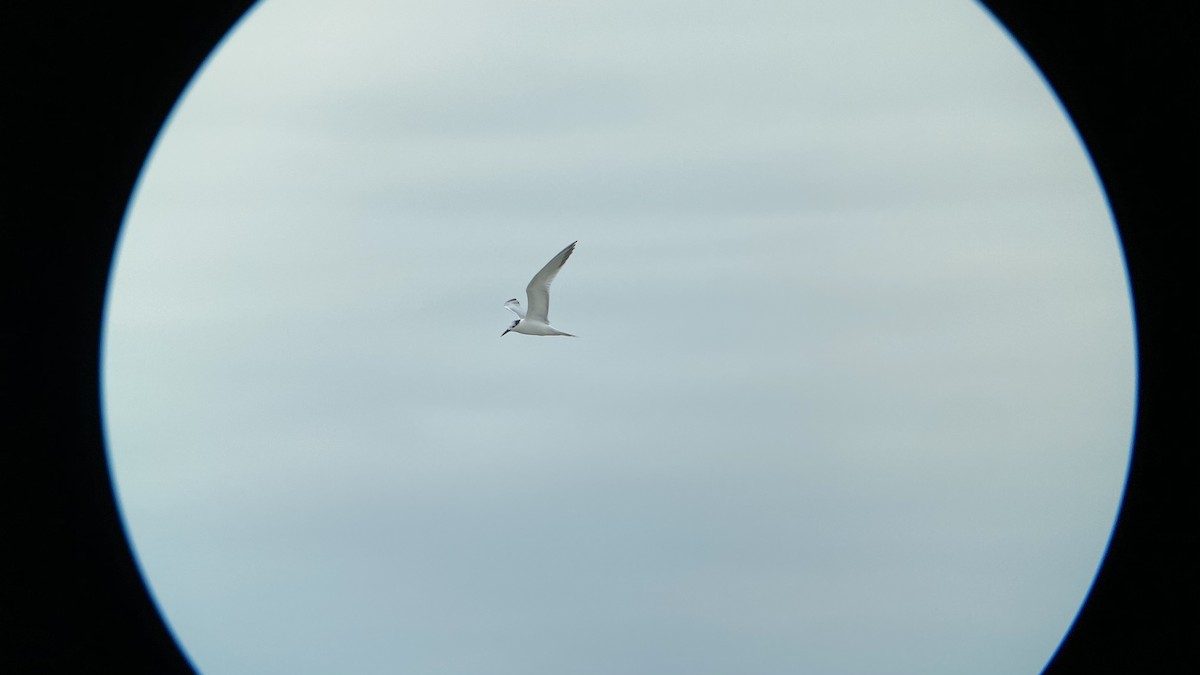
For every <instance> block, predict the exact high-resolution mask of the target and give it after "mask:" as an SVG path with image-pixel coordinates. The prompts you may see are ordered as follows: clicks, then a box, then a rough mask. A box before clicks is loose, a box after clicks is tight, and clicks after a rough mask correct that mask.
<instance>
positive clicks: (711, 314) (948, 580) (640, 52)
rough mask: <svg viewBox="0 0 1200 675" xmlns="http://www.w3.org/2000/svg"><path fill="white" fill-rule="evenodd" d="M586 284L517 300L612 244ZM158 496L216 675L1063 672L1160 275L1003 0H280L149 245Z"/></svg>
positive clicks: (171, 150) (196, 110)
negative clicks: (1126, 246) (1137, 325)
mask: <svg viewBox="0 0 1200 675" xmlns="http://www.w3.org/2000/svg"><path fill="white" fill-rule="evenodd" d="M574 240H579V245H578V249H577V251H576V252H575V255H574V256H573V257H572V258H571V259H570V261H569V262H568V263H567V265H566V266H565V267H564V268H563V270H562V272H561V273H560V275H559V277H558V280H557V281H556V282H555V285H554V288H553V293H552V300H553V302H552V304H551V312H550V318H551V320H552V322H553V323H554V325H555V326H557V327H558V328H560V329H561V330H565V331H568V332H571V333H575V334H577V335H579V336H580V337H579V338H577V339H570V338H542V337H528V336H523V335H516V334H509V335H507V336H505V337H503V338H501V337H500V333H501V332H502V331H503V330H504V328H506V327H507V325H508V323H509V322H510V320H511V318H512V317H511V315H510V314H509V313H508V312H507V311H506V310H505V309H504V308H503V306H502V305H503V303H504V301H505V300H507V299H508V298H511V297H519V298H521V300H522V302H524V300H525V296H524V288H525V284H526V283H527V282H528V281H529V278H530V277H531V276H532V275H533V274H534V273H535V272H536V271H537V270H538V269H539V268H540V267H541V266H542V265H543V264H544V263H545V262H546V261H547V260H549V259H550V258H551V257H552V256H553V255H554V254H555V253H557V252H558V251H559V250H560V249H562V248H563V247H564V246H565V245H567V244H568V243H570V242H572V241H574ZM104 359H105V361H104V363H105V368H104V373H103V376H104V398H105V406H106V413H107V424H108V433H109V440H110V452H111V460H112V465H113V469H114V475H115V481H116V486H117V489H118V494H119V497H120V499H121V506H122V509H123V512H124V516H125V519H126V525H127V527H128V530H129V532H130V534H131V537H132V539H133V543H134V545H135V548H136V552H137V554H138V556H139V560H140V563H141V565H142V566H143V570H144V572H145V574H146V575H147V578H148V580H149V582H150V584H151V587H152V591H153V593H154V594H155V597H156V598H157V600H158V602H159V603H160V606H161V608H162V610H163V611H164V612H165V615H166V617H167V619H168V621H169V623H170V625H171V627H172V629H173V630H174V631H175V632H176V634H177V636H178V637H179V638H180V640H181V641H182V644H183V646H184V648H185V650H186V651H187V653H188V654H189V655H190V657H191V658H192V659H193V662H194V663H195V665H196V666H197V667H199V668H200V669H201V670H202V671H203V672H204V673H206V674H208V675H261V674H262V673H289V674H294V675H303V674H314V675H316V674H322V675H328V674H329V673H356V674H362V675H371V674H375V673H380V674H382V673H389V674H392V673H417V674H438V675H445V674H454V675H539V674H546V675H592V674H595V675H618V674H620V675H624V674H640V673H645V674H653V675H674V674H678V675H704V674H711V675H729V674H730V673H737V674H739V675H752V674H764V675H765V674H780V673H814V674H819V675H839V674H845V675H849V674H869V673H879V674H890V675H896V674H912V675H938V674H947V675H950V674H953V675H961V674H962V673H972V674H974V675H988V674H992V673H995V674H1000V673H1036V672H1037V671H1038V670H1039V669H1040V668H1041V667H1042V666H1043V665H1044V664H1045V662H1046V660H1047V659H1048V658H1049V657H1050V655H1051V654H1052V652H1053V650H1054V648H1055V646H1056V645H1057V644H1058V642H1059V640H1060V639H1061V638H1062V636H1063V634H1064V633H1065V631H1066V630H1067V628H1068V627H1069V625H1070V622H1071V620H1072V618H1073V617H1074V615H1075V613H1076V611H1077V610H1078V608H1079V605H1080V603H1081V602H1082V600H1083V598H1084V595H1085V593H1086V591H1087V589H1088V586H1089V584H1090V583H1091V580H1092V577H1093V575H1094V573H1095V570H1096V567H1097V565H1098V563H1099V561H1100V559H1101V556H1102V554H1103V551H1104V547H1105V545H1106V543H1107V539H1108V535H1109V533H1110V530H1111V527H1112V524H1113V518H1114V516H1115V513H1116V510H1117V507H1118V504H1119V499H1120V494H1121V489H1122V486H1123V481H1124V473H1125V469H1126V463H1127V461H1128V454H1129V441H1130V436H1131V425H1132V419H1133V414H1134V384H1135V376H1136V375H1135V370H1134V345H1133V338H1132V324H1131V316H1130V307H1129V300H1128V294H1127V290H1126V281H1125V276H1124V268H1123V263H1122V259H1121V254H1120V250H1119V246H1118V242H1117V239H1116V236H1115V233H1114V230H1113V227H1112V223H1111V219H1110V216H1109V213H1108V211H1107V208H1106V205H1105V203H1104V200H1103V197H1102V194H1101V192H1100V189H1099V186H1098V184H1097V182H1096V179H1095V176H1094V174H1093V173H1092V170H1091V167H1090V164H1089V162H1088V160H1087V158H1086V156H1085V154H1084V152H1083V150H1082V148H1081V146H1080V144H1079V142H1078V140H1077V138H1076V136H1075V134H1074V132H1073V130H1072V128H1071V126H1070V125H1069V123H1068V121H1067V119H1066V118H1065V117H1064V115H1063V112H1062V110H1061V109H1060V108H1059V107H1058V105H1057V102H1056V101H1055V99H1054V97H1053V96H1052V94H1051V93H1050V91H1049V90H1048V89H1047V88H1046V86H1045V85H1044V83H1043V82H1042V80H1041V79H1040V77H1039V76H1038V75H1037V73H1036V71H1035V70H1034V68H1033V67H1032V66H1031V64H1030V63H1029V62H1028V61H1027V60H1026V59H1025V57H1024V55H1023V54H1022V53H1021V52H1020V50H1019V49H1018V48H1017V46H1016V45H1015V44H1014V43H1013V42H1012V41H1011V40H1010V39H1009V38H1008V36H1007V34H1006V33H1004V32H1003V30H1002V29H1001V28H1000V27H999V25H998V24H996V23H995V22H994V21H993V20H992V19H991V17H990V15H988V14H987V13H986V12H985V11H984V10H983V9H982V8H981V7H980V6H978V5H976V4H974V3H972V2H967V1H964V0H905V1H904V2H895V1H892V0H888V1H886V2H883V1H879V2H873V1H867V0H856V1H853V2H842V1H835V0H828V1H821V2H818V1H815V0H814V1H795V0H788V1H784V0H779V1H774V2H772V1H755V0H737V1H736V2H732V1H729V2H726V1H720V2H718V1H712V0H702V1H700V2H697V1H696V0H688V1H686V2H684V1H682V0H679V1H674V0H604V1H600V0H594V1H586V2H585V1H579V2H564V1H563V0H556V1H553V2H551V1H533V0H530V1H500V0H437V1H436V2H433V1H430V2H395V1H383V0H380V1H377V2H372V1H370V0H353V1H347V2H337V3H331V2H318V1H316V0H303V1H302V0H266V2H264V3H261V4H260V5H259V6H258V7H257V8H256V9H255V10H254V11H252V12H251V13H250V14H249V15H248V17H247V18H246V19H245V20H244V21H243V23H242V24H240V25H239V27H238V28H237V29H236V30H235V31H233V33H231V35H230V36H229V37H228V38H227V40H226V41H225V42H224V43H223V45H222V46H221V48H220V49H219V50H218V51H217V52H216V53H215V55H214V56H213V57H212V59H211V60H210V61H209V63H208V64H207V65H206V66H205V68H204V69H203V70H202V71H201V73H200V75H199V77H198V78H197V79H196V80H195V81H194V83H193V85H192V86H191V88H190V89H189V90H188V92H187V94H186V96H185V97H184V98H183V99H182V101H181V103H180V105H179V106H178V107H177V109H176V111H175V113H174V114H173V116H172V118H171V120H170V123H169V125H168V126H167V127H166V129H165V131H164V133H163V135H162V136H161V137H160V139H159V142H158V144H157V146H156V148H155V150H154V153H153V155H152V157H151V160H150V162H149V163H148V164H147V167H146V169H145V173H144V176H143V179H142V182H141V183H140V185H139V188H138V191H137V193H136V195H135V199H134V201H133V203H132V205H131V210H130V213H129V218H128V222H127V224H126V228H125V230H124V232H123V236H122V240H121V242H120V249H119V255H118V258H117V266H116V268H115V276H114V278H113V283H112V288H111V295H110V302H109V308H108V317H107V330H106V339H105V354H104Z"/></svg>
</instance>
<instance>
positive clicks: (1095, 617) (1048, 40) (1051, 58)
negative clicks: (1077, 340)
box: [984, 0, 1200, 675]
mask: <svg viewBox="0 0 1200 675" xmlns="http://www.w3.org/2000/svg"><path fill="white" fill-rule="evenodd" d="M984 4H985V5H987V6H988V8H989V9H990V10H991V11H992V13H993V15H994V16H996V18H998V19H999V20H1000V21H1001V23H1003V24H1004V25H1005V26H1006V27H1007V28H1008V30H1009V32H1010V33H1011V35H1012V36H1013V37H1014V38H1015V39H1016V40H1017V41H1018V42H1019V43H1020V44H1021V46H1022V47H1023V48H1024V49H1025V50H1026V53H1027V54H1028V55H1029V56H1030V58H1031V59H1032V60H1033V61H1034V62H1035V63H1036V64H1037V66H1038V67H1039V68H1040V69H1041V71H1042V74H1043V75H1044V76H1045V78H1046V80H1047V81H1048V82H1049V83H1050V85H1051V86H1052V87H1053V88H1054V91H1055V93H1056V94H1057V96H1058V98H1059V100H1060V102H1061V103H1062V105H1063V107H1064V108H1066V110H1067V112H1068V113H1069V114H1070V116H1071V118H1072V121H1073V123H1074V125H1075V127H1076V129H1077V131H1078V132H1079V134H1080V136H1081V137H1082V139H1083V142H1084V144H1085V145H1086V147H1087V150H1088V153H1089V155H1090V157H1091V159H1092V162H1093V165H1094V167H1095V169H1096V172H1097V174H1098V175H1099V177H1100V180H1101V183H1102V184H1103V186H1104V190H1105V194H1106V196H1107V198H1108V203H1109V208H1110V210H1111V212H1112V214H1113V219H1114V221H1115V223H1116V226H1117V230H1118V232H1119V234H1120V238H1121V244H1122V247H1123V249H1124V254H1125V261H1126V266H1127V272H1128V275H1129V285H1130V292H1131V295H1132V301H1133V308H1134V314H1135V317H1136V331H1137V333H1136V335H1137V345H1138V357H1137V366H1138V396H1137V401H1138V403H1137V406H1138V410H1137V417H1136V421H1135V428H1134V441H1133V452H1132V455H1131V459H1130V465H1129V473H1128V476H1127V480H1126V485H1125V494H1124V495H1123V498H1122V502H1121V508H1120V511H1119V513H1118V516H1117V523H1116V526H1115V528H1114V531H1113V533H1112V536H1111V538H1110V540H1109V545H1108V550H1107V551H1106V554H1105V557H1104V560H1103V562H1102V564H1101V567H1100V570H1099V572H1098V574H1097V576H1096V578H1095V580H1094V581H1093V583H1092V588H1091V590H1090V592H1089V594H1088V597H1087V599H1086V601H1085V603H1084V606H1083V607H1082V609H1081V610H1080V612H1079V613H1078V615H1077V616H1076V618H1075V621H1074V624H1073V625H1072V627H1071V630H1070V632H1069V633H1068V634H1067V636H1066V637H1065V638H1064V639H1063V641H1062V643H1061V644H1060V645H1059V648H1058V650H1057V651H1056V653H1055V655H1054V657H1053V658H1052V659H1051V661H1050V663H1049V664H1048V665H1047V667H1046V669H1045V670H1044V671H1043V672H1044V673H1045V674H1046V675H1061V674H1067V673H1109V672H1113V673H1133V672H1196V671H1198V670H1200V608H1198V607H1197V601H1198V600H1200V592H1198V590H1200V584H1198V583H1197V576H1198V574H1200V554H1198V552H1200V532H1198V531H1197V520H1198V519H1197V515H1198V509H1197V497H1196V493H1197V491H1198V489H1200V461H1198V460H1197V454H1196V442H1195V436H1196V435H1195V432H1194V430H1192V431H1191V433H1185V431H1184V424H1185V421H1186V420H1188V419H1189V418H1190V417H1192V416H1193V415H1194V411H1195V409H1196V408H1195V404H1196V396H1195V377H1196V372H1197V368H1196V359H1195V350H1196V333H1195V330H1194V329H1190V328H1188V327H1189V326H1191V325H1193V324H1192V322H1190V321H1186V319H1185V317H1186V316H1187V315H1189V314H1193V313H1194V309H1195V307H1196V290H1197V288H1196V283H1195V280H1196V276H1195V275H1196V271H1195V265H1196V262H1197V260H1196V254H1197V252H1198V251H1200V247H1198V246H1197V236H1196V229H1197V226H1200V217H1198V216H1200V213H1198V212H1197V200H1196V198H1195V193H1196V190H1197V188H1198V187H1200V175H1198V173H1197V165H1198V161H1197V155H1198V153H1200V138H1198V135H1197V119H1198V118H1200V110H1198V107H1197V105H1196V96H1195V92H1196V85H1197V83H1198V82H1200V77H1198V75H1200V69H1198V64H1200V48H1198V46H1197V42H1196V41H1195V30H1196V28H1197V27H1198V26H1200V23H1198V22H1197V18H1198V17H1200V13H1198V12H1197V9H1196V5H1195V4H1192V3H1179V2H1161V1H1154V2H1147V3H1138V4H1136V5H1135V4H1134V3H1129V2H1126V3H1119V2H1102V3H1101V2H1097V3H1087V2H1056V3H1034V2H998V1H993V0H984Z"/></svg>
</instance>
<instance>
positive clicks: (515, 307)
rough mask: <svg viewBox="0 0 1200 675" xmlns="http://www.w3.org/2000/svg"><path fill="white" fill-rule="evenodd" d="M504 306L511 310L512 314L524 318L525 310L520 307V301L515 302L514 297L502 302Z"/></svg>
mask: <svg viewBox="0 0 1200 675" xmlns="http://www.w3.org/2000/svg"><path fill="white" fill-rule="evenodd" d="M504 306H505V307H507V308H508V309H509V310H510V311H512V313H513V314H516V315H517V316H519V317H521V318H522V319H524V318H525V310H523V309H521V303H519V302H517V299H516V298H513V299H512V300H509V301H508V302H506V303H504Z"/></svg>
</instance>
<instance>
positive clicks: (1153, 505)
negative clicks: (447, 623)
mask: <svg viewBox="0 0 1200 675" xmlns="http://www.w3.org/2000/svg"><path fill="white" fill-rule="evenodd" d="M981 2H982V4H983V5H985V6H986V7H987V9H989V10H990V11H991V12H992V14H993V15H994V16H995V17H996V18H997V19H998V20H999V21H1000V22H1001V23H1002V24H1004V25H1005V27H1006V28H1007V29H1008V30H1009V31H1010V33H1011V34H1012V35H1013V37H1014V38H1015V39H1016V40H1017V41H1018V42H1019V43H1020V44H1021V46H1022V47H1023V48H1024V49H1025V50H1026V52H1027V53H1028V55H1029V56H1030V57H1031V58H1032V59H1033V60H1034V62H1035V63H1036V64H1037V66H1038V67H1039V68H1040V69H1041V71H1042V73H1043V75H1044V76H1045V77H1046V79H1047V81H1048V82H1049V83H1050V84H1051V85H1052V86H1053V87H1054V89H1055V91H1056V93H1057V95H1058V97H1059V99H1060V101H1061V102H1062V104H1063V106H1064V107H1065V108H1066V110H1067V111H1068V112H1069V114H1070V115H1071V117H1072V119H1073V122H1074V123H1075V126H1076V128H1077V130H1078V131H1079V133H1080V136H1081V137H1082V139H1083V141H1084V143H1085V145H1086V147H1087V149H1088V151H1089V153H1090V155H1091V158H1092V161H1093V163H1094V165H1095V167H1096V170H1097V172H1098V174H1099V176H1100V179H1101V181H1102V183H1103V185H1104V188H1105V191H1106V194H1107V197H1108V199H1109V204H1110V208H1111V210H1112V213H1113V215H1114V218H1115V220H1116V223H1117V227H1118V229H1119V232H1120V236H1121V240H1122V244H1123V247H1124V253H1125V258H1126V263H1127V266H1128V273H1129V278H1130V284H1131V292H1132V296H1133V305H1134V311H1135V314H1136V322H1137V341H1138V348H1139V349H1138V377H1139V382H1138V386H1139V389H1138V412H1137V421H1136V429H1135V440H1134V449H1133V454H1132V460H1131V464H1130V472H1129V477H1128V483H1127V486H1126V492H1125V495H1124V498H1123V501H1122V506H1121V511H1120V514H1119V517H1118V521H1117V525H1116V529H1115V530H1114V534H1113V537H1112V539H1111V541H1110V543H1109V550H1108V552H1107V555H1106V557H1105V559H1104V561H1103V564H1102V566H1101V569H1100V572H1099V574H1098V576H1097V577H1096V579H1095V581H1094V584H1093V587H1092V590H1091V592H1090V594H1089V596H1088V598H1087V601H1086V603H1085V604H1084V607H1083V608H1082V610H1081V611H1080V613H1079V615H1078V616H1077V618H1076V620H1075V623H1074V625H1073V626H1072V628H1071V630H1070V632H1069V633H1068V634H1067V636H1066V637H1065V638H1064V639H1063V642H1062V644H1061V645H1060V647H1059V649H1058V651H1057V652H1056V654H1055V656H1054V658H1053V659H1052V660H1051V662H1050V663H1049V664H1048V665H1047V666H1046V669H1045V670H1044V671H1043V672H1044V673H1045V674H1046V675H1065V674H1066V675H1069V674H1073V673H1089V674H1091V673H1107V672H1120V673H1128V672H1185V671H1190V670H1191V669H1193V668H1194V667H1195V666H1197V665H1200V663H1198V661H1200V659H1198V658H1197V650H1198V649H1200V647H1197V645H1198V644H1200V618H1198V617H1200V610H1198V609H1197V600H1198V598H1200V593H1198V592H1197V591H1198V588H1197V581H1196V574H1197V570H1200V556H1198V555H1197V553H1196V551H1197V550H1200V546H1197V544H1200V542H1198V541H1197V539H1198V533H1197V525H1198V519H1197V497H1196V492H1197V490H1196V488H1197V487H1200V485H1198V484H1197V477H1198V476H1200V471H1198V470H1197V469H1198V468H1200V467H1198V466H1197V464H1198V460H1197V456H1196V453H1195V440H1194V436H1195V434H1194V432H1193V433H1191V434H1187V435H1185V434H1184V424H1185V421H1190V417H1191V413H1192V412H1193V411H1194V410H1195V394H1194V379H1195V372H1196V371H1197V369H1196V361H1195V358H1194V356H1193V354H1194V348H1195V339H1194V332H1193V331H1189V330H1188V328H1187V326H1189V325H1190V324H1187V323H1184V322H1183V321H1182V317H1183V316H1186V314H1188V313H1190V312H1189V311H1188V310H1191V309H1193V308H1194V304H1195V297H1196V296H1195V290H1196V284H1195V276H1194V275H1195V272H1194V270H1193V267H1192V266H1193V264H1194V263H1195V258H1196V252H1197V250H1198V248H1197V245H1196V244H1197V241H1196V239H1197V238H1196V235H1195V231H1196V227H1197V224H1198V223H1200V218H1198V217H1197V216H1198V215H1200V214H1198V213H1197V208H1196V199H1195V196H1194V192H1195V190H1196V188H1197V186H1198V185H1200V176H1198V175H1197V169H1196V164H1197V159H1196V158H1197V155H1198V154H1200V153H1198V151H1200V142H1198V138H1197V133H1196V124H1197V122H1196V120H1197V118H1198V117H1200V111H1198V110H1197V106H1196V105H1195V103H1194V97H1192V96H1191V95H1190V94H1191V93H1192V92H1193V91H1194V89H1195V85H1196V83H1197V82H1198V81H1200V77H1197V75H1198V73H1197V63H1200V58H1197V57H1198V56H1200V54H1198V53H1197V52H1198V50H1197V47H1196V43H1195V42H1194V40H1192V38H1191V35H1190V34H1191V32H1193V31H1194V30H1195V28H1196V27H1197V25H1198V24H1197V21H1196V18H1197V16H1196V14H1197V12H1196V10H1195V9H1194V8H1193V7H1192V6H1190V5H1187V6H1185V3H1179V2H1162V1H1160V0H1154V1H1151V2H1143V3H1138V4H1136V5H1134V4H1133V3H1129V2H1116V1H1107V0H1105V1H1100V0H1093V1H1091V2H1087V1H1083V0H1064V1H1062V2H1055V3H1046V2H1043V1H1041V0H981ZM252 4H253V1H252V0H178V1H176V2H172V3H161V2H159V3H152V2H126V3H118V4H116V5H104V4H96V3H83V2H75V3H40V4H37V3H32V2H12V3H6V4H5V5H4V6H3V9H2V10H0V27H3V30H4V32H5V33H9V34H11V35H5V37H4V39H3V40H0V50H3V60H2V61H0V63H3V64H5V65H4V71H5V72H4V76H3V79H2V80H0V81H2V82H4V84H5V85H6V86H5V94H6V103H5V106H4V118H3V119H4V128H3V136H4V146H3V148H2V152H0V157H3V160H2V162H3V164H2V166H3V167H4V169H3V170H4V173H3V176H2V178H3V182H2V183H0V184H2V185H3V192H2V193H0V237H2V239H0V241H2V242H3V246H2V249H0V250H3V253H4V264H3V265H2V266H0V275H3V283H2V284H0V288H3V293H4V295H3V299H4V306H5V308H6V309H7V312H6V313H5V317H4V323H3V329H2V331H0V336H2V344H0V347H2V351H0V354H2V356H0V358H2V359H3V370H0V382H2V384H3V387H2V388H0V392H2V393H0V396H3V405H2V406H0V415H3V417H4V430H5V431H4V443H3V446H2V447H3V450H2V451H0V452H2V453H3V454H2V457H3V460H2V461H3V463H2V464H0V467H3V469H2V471H0V476H2V477H3V481H4V484H3V490H2V491H0V494H2V495H3V496H2V499H3V514H4V523H3V528H4V529H3V532H4V538H5V551H6V553H7V555H6V556H5V558H6V559H7V560H6V562H9V565H8V566H7V569H6V571H5V572H4V579H3V582H2V584H0V617H2V619H0V621H2V622H0V635H2V637H0V640H3V643H2V644H0V672H12V673H37V672H53V673H66V672H120V673H127V674H130V675H136V674H138V673H148V674H149V673H153V674H156V675H157V674H170V673H192V672H194V669H193V668H192V667H191V665H190V664H189V663H188V661H187V658H186V656H185V655H184V654H183V652H182V650H181V648H180V646H179V645H178V644H177V643H176V641H175V640H174V638H173V637H172V635H171V633H170V631H169V629H168V628H167V626H166V624H165V622H164V620H163V618H162V617H161V616H160V615H159V613H158V611H157V609H156V607H155V605H154V602H153V599H152V597H151V596H150V594H149V592H148V590H147V587H146V584H145V582H144V580H143V579H142V578H141V576H140V574H139V571H138V567H137V563H136V561H135V559H134V556H133V554H132V551H131V549H130V545H129V542H128V541H127V539H126V538H125V533H124V531H123V529H122V525H121V521H120V518H119V514H118V510H117V507H116V501H115V495H114V492H113V484H112V481H111V478H110V476H109V473H108V465H107V457H106V452H105V448H104V435H103V418H102V411H101V401H100V385H99V378H98V374H99V364H100V336H101V327H102V313H103V308H104V300H105V292H106V286H107V281H108V275H109V272H110V268H111V264H112V257H113V254H114V246H115V244H116V241H117V234H118V232H119V230H120V226H121V223H122V220H123V218H124V215H125V209H126V208H127V206H128V202H129V198H130V196H131V194H132V191H133V188H134V185H135V183H136V181H137V179H138V174H139V172H140V171H141V168H142V165H143V163H144V161H145V159H146V156H147V154H148V152H149V151H150V148H151V145H152V144H153V142H154V139H155V137H156V135H157V134H158V132H159V130H160V128H161V126H162V124H163V123H164V121H165V119H166V116H167V115H168V113H169V112H170V110H171V108H172V106H173V105H174V104H175V102H176V100H177V99H178V97H179V96H180V94H181V93H182V91H183V90H184V88H185V86H186V85H187V83H188V81H189V80H190V78H191V77H192V76H193V75H194V74H195V72H196V70H197V69H198V68H199V66H200V65H201V63H202V62H203V61H204V59H205V58H206V57H207V56H208V54H209V53H210V52H211V50H212V49H213V48H214V47H215V46H216V45H217V43H218V42H219V41H220V39H221V38H222V36H223V35H225V34H226V32H227V31H228V30H229V29H230V28H231V27H232V26H233V25H234V23H235V22H236V21H237V20H238V18H239V17H241V16H242V15H243V14H244V13H245V12H246V10H247V9H249V7H250V6H251V5H252ZM1185 384H1186V385H1192V386H1189V387H1186V388H1185V386H1184V385H1185ZM1184 392H1187V393H1186V394H1185V393H1184ZM1187 440H1190V441H1191V443H1190V444H1187V443H1186V441H1187Z"/></svg>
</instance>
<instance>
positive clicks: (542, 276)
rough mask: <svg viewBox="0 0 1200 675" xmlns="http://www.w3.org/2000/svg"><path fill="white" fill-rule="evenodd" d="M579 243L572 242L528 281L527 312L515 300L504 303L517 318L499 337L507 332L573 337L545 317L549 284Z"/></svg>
mask: <svg viewBox="0 0 1200 675" xmlns="http://www.w3.org/2000/svg"><path fill="white" fill-rule="evenodd" d="M577 243H579V242H577V241H573V242H571V245H570V246H568V247H566V248H564V249H563V250H562V251H559V253H558V255H556V256H554V257H553V258H551V259H550V262H548V263H546V266H545V267H543V268H542V270H541V271H540V272H538V273H537V274H535V275H533V279H530V280H529V285H528V286H526V287H525V296H526V297H527V298H529V312H528V313H526V312H525V310H523V309H521V303H519V302H517V299H516V298H513V299H512V300H509V301H508V302H506V303H504V306H505V307H507V308H509V309H510V310H512V312H513V314H516V315H517V316H518V317H520V318H518V319H517V320H516V321H514V322H512V325H511V326H509V327H508V330H506V331H504V332H503V333H501V334H500V337H504V336H505V335H508V332H509V331H514V332H517V333H524V334H525V335H565V336H567V337H575V336H574V335H571V334H570V333H564V332H562V331H560V330H558V329H557V328H555V327H554V326H551V325H550V319H549V317H548V316H547V315H548V314H549V313H550V282H552V281H554V277H556V276H558V270H560V269H562V266H563V263H565V262H567V258H570V257H571V254H572V253H574V252H575V244H577Z"/></svg>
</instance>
